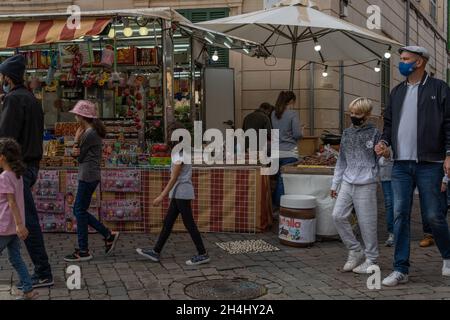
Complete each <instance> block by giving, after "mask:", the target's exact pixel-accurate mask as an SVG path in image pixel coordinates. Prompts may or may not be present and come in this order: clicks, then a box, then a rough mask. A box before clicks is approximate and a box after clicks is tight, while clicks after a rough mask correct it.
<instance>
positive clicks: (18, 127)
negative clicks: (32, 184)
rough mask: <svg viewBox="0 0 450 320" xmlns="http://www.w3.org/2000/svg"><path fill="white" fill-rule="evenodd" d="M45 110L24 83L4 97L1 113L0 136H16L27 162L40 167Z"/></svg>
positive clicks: (29, 164) (28, 164)
mask: <svg viewBox="0 0 450 320" xmlns="http://www.w3.org/2000/svg"><path fill="white" fill-rule="evenodd" d="M43 135H44V112H43V110H42V106H41V104H40V103H39V101H38V100H37V99H36V98H35V97H34V95H33V94H32V93H31V92H30V91H28V90H27V89H26V88H25V87H24V86H23V85H18V86H16V87H14V89H12V90H11V92H10V93H8V94H7V95H6V96H5V97H4V101H3V110H2V113H1V115H0V137H2V138H14V139H15V140H16V141H17V142H18V143H19V144H20V146H21V147H22V156H23V160H24V162H25V164H26V165H27V166H30V167H37V168H38V167H39V162H40V161H41V159H42V153H43V148H42V139H43Z"/></svg>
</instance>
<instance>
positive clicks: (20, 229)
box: [16, 224, 29, 240]
mask: <svg viewBox="0 0 450 320" xmlns="http://www.w3.org/2000/svg"><path fill="white" fill-rule="evenodd" d="M16 233H17V236H18V237H19V238H20V239H21V240H25V239H26V238H28V234H29V233H28V229H27V228H26V227H25V226H24V225H23V224H19V225H18V226H16Z"/></svg>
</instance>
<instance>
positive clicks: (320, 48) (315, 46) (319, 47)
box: [314, 39, 322, 52]
mask: <svg viewBox="0 0 450 320" xmlns="http://www.w3.org/2000/svg"><path fill="white" fill-rule="evenodd" d="M314 50H316V51H317V52H319V51H320V50H322V46H321V45H320V43H319V41H317V39H314Z"/></svg>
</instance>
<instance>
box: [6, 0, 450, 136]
mask: <svg viewBox="0 0 450 320" xmlns="http://www.w3.org/2000/svg"><path fill="white" fill-rule="evenodd" d="M274 2H276V1H274V0H16V1H10V0H2V1H1V3H0V14H6V13H25V12H30V13H37V12H48V11H66V9H67V7H68V6H69V5H73V4H74V5H79V6H80V7H81V8H82V10H102V9H125V8H142V7H167V6H170V7H173V8H176V9H189V10H191V11H190V12H191V13H192V12H193V13H197V14H201V13H202V12H205V11H206V10H211V9H215V10H216V11H215V12H220V10H224V11H223V12H226V13H225V14H226V15H237V14H241V13H247V12H251V11H256V10H262V9H264V8H265V7H269V6H270V5H271V4H272V3H274ZM448 2H449V1H447V0H389V1H387V0H316V4H317V5H318V6H319V9H320V10H322V11H324V12H326V13H328V14H331V15H334V16H337V17H341V18H342V19H345V20H347V21H349V22H351V23H354V24H357V25H359V26H363V27H366V25H367V20H368V18H369V17H370V16H371V15H372V14H373V11H370V10H368V9H370V8H375V7H371V6H377V7H378V8H379V9H380V13H381V20H380V22H381V29H379V30H374V31H375V32H378V33H380V34H383V35H386V36H389V37H391V38H393V39H395V40H397V41H399V42H401V43H404V44H409V45H421V46H424V47H426V48H427V49H428V50H429V51H430V53H431V59H430V61H429V65H428V71H429V73H431V74H432V75H434V76H435V77H437V78H440V79H446V78H447V74H448V69H449V68H448V66H449V56H448V50H449V45H448V41H447V40H448V35H449V29H450V26H449V23H448V16H449V11H450V8H449V4H448ZM192 10H194V11H192ZM217 10H219V11H217ZM191 16H192V15H191ZM209 17H211V15H209ZM227 62H228V64H229V67H230V68H233V69H234V70H235V117H236V119H235V122H236V124H237V126H238V127H239V126H240V125H241V124H242V119H243V118H244V117H245V115H247V114H248V113H250V112H251V111H252V110H254V109H255V108H257V107H258V106H259V104H261V103H262V102H270V103H275V101H276V98H277V95H278V93H279V92H280V91H281V90H286V89H287V88H288V87H289V68H290V62H289V61H288V60H283V59H278V60H277V61H276V63H275V61H264V60H262V59H256V58H251V57H247V56H243V55H241V54H236V53H233V52H230V54H229V60H228V61H227ZM398 62H399V56H398V54H397V53H395V52H394V53H393V55H392V58H391V60H390V61H387V62H386V63H383V65H382V68H381V69H382V70H381V72H379V73H376V72H375V71H374V67H375V65H373V63H372V65H360V66H352V67H350V66H349V65H350V64H352V62H347V61H345V62H338V61H336V62H334V63H333V62H330V65H332V67H331V68H330V70H329V76H328V77H327V78H324V77H323V76H322V67H320V66H315V67H313V70H311V69H309V67H308V68H305V69H303V70H301V71H298V72H296V81H295V93H296V94H297V97H298V99H297V104H296V107H295V108H296V110H298V112H299V114H300V118H301V122H302V123H303V124H305V125H306V127H307V128H308V129H309V130H310V131H309V133H310V134H311V135H319V134H320V133H321V132H322V131H323V130H324V129H328V130H330V129H331V130H339V129H341V128H342V127H343V126H345V123H346V119H345V116H344V112H345V111H346V109H347V105H348V104H349V103H350V101H351V100H352V99H354V98H356V97H358V96H367V97H369V98H371V99H372V100H373V101H374V103H375V110H374V116H376V117H378V119H380V116H381V114H382V110H383V107H384V105H385V104H386V100H387V97H388V94H389V91H390V89H392V88H393V87H394V86H395V85H397V84H398V83H399V82H400V81H402V80H403V79H402V77H401V75H400V74H399V72H398V70H397V66H398ZM304 63H305V62H302V61H298V62H297V65H298V66H299V67H300V66H302V65H304Z"/></svg>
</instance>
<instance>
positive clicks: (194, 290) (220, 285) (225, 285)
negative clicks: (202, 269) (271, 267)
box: [184, 279, 267, 300]
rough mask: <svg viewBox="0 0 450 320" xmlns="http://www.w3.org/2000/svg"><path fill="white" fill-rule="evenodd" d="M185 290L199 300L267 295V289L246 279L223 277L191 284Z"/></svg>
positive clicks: (249, 298)
mask: <svg viewBox="0 0 450 320" xmlns="http://www.w3.org/2000/svg"><path fill="white" fill-rule="evenodd" d="M184 292H185V293H186V294H187V295H188V296H189V297H191V298H194V299H198V300H252V299H256V298H259V297H261V296H263V295H265V294H266V293H267V290H266V288H265V287H264V286H261V285H259V284H257V283H254V282H251V281H248V280H245V279H231V280H230V279H223V280H222V279H221V280H206V281H201V282H196V283H193V284H190V285H188V286H187V287H186V288H185V290H184Z"/></svg>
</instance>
